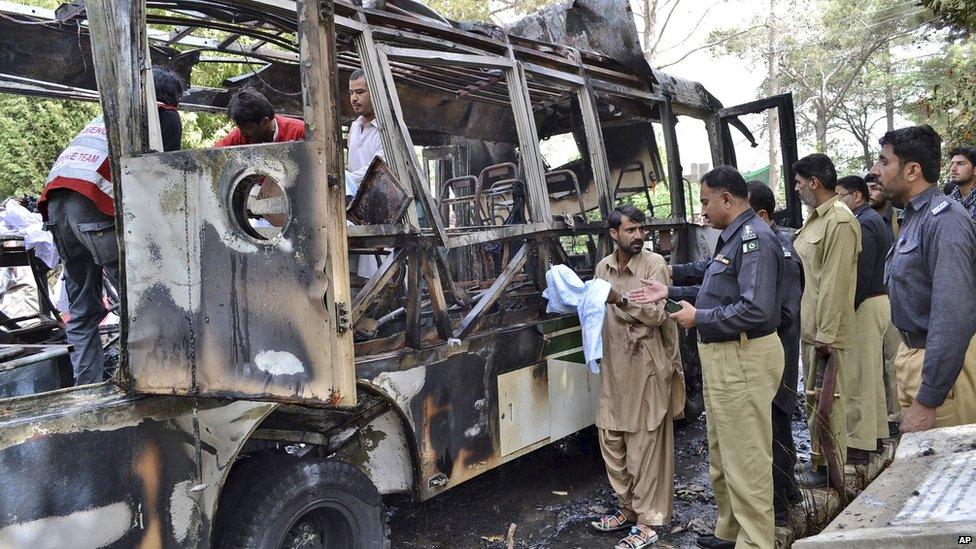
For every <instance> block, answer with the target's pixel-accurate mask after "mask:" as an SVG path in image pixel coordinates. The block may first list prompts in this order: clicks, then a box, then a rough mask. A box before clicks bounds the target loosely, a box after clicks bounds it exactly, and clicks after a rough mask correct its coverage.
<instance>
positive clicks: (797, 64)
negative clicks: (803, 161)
mask: <svg viewBox="0 0 976 549" xmlns="http://www.w3.org/2000/svg"><path fill="white" fill-rule="evenodd" d="M917 11H918V10H917V9H915V8H912V7H911V5H910V4H895V5H892V4H890V2H885V1H883V0H802V1H800V2H797V4H796V6H795V7H794V9H793V10H792V11H791V16H790V17H789V18H788V19H787V18H776V17H768V18H766V20H765V21H764V22H761V23H759V27H766V33H765V34H764V33H760V32H751V33H748V34H745V35H742V34H741V31H738V30H734V29H729V30H721V31H717V32H716V33H713V37H714V38H716V40H720V39H722V38H723V37H729V39H728V40H726V42H725V43H724V44H723V45H722V46H721V47H720V48H719V51H721V52H722V53H730V54H733V55H737V56H740V57H742V58H745V59H748V60H751V61H754V62H756V63H759V62H764V64H767V65H768V64H769V63H770V58H773V59H774V60H775V67H776V68H777V69H778V70H777V72H776V74H775V76H776V80H777V84H778V85H779V86H781V87H782V89H784V90H790V91H792V92H793V94H794V98H795V104H796V106H797V113H796V114H797V117H798V118H799V120H800V122H801V124H802V126H801V128H800V130H801V131H803V132H809V133H812V134H813V137H814V143H815V145H816V149H817V151H818V152H825V151H826V150H827V145H828V139H827V133H828V130H829V128H830V125H831V122H832V121H833V120H834V119H835V118H837V117H838V116H839V115H840V111H841V109H842V108H843V106H844V102H845V100H846V99H847V97H848V94H849V93H850V92H851V89H852V88H853V87H854V85H855V84H856V83H857V82H859V81H860V79H861V75H862V73H863V70H864V68H865V66H866V65H867V64H868V63H869V61H871V60H872V59H873V58H875V56H876V55H878V53H879V51H883V50H884V47H885V46H886V44H888V43H889V42H890V41H891V40H892V39H894V38H896V37H898V36H901V35H904V34H905V33H906V30H905V29H906V28H909V27H910V26H911V25H910V24H909V17H910V16H911V15H912V14H913V13H915V12H917ZM770 26H773V27H774V29H773V30H770V29H769V28H768V27H770ZM770 33H775V37H776V38H775V40H774V41H770V39H769V34H770ZM736 35H739V36H736ZM771 44H772V45H773V47H771Z"/></svg>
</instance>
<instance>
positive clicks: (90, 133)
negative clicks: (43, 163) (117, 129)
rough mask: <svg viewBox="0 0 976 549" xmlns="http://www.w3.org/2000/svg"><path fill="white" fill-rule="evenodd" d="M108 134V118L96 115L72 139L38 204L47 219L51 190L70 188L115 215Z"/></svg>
mask: <svg viewBox="0 0 976 549" xmlns="http://www.w3.org/2000/svg"><path fill="white" fill-rule="evenodd" d="M108 159H109V155H108V136H107V134H106V131H105V120H104V119H103V118H102V117H101V116H97V117H95V119H94V120H92V121H91V122H89V123H88V125H87V126H85V128H84V129H82V130H81V132H79V133H78V135H77V136H75V138H74V139H73V140H72V141H71V143H70V144H69V145H68V148H66V149H65V150H64V151H63V152H62V153H61V155H60V156H58V159H57V160H56V161H55V162H54V167H52V168H51V173H50V174H48V176H47V183H46V184H45V185H44V192H42V193H41V198H40V199H39V200H38V203H37V207H38V210H40V212H41V214H42V215H43V216H44V218H45V219H47V198H48V193H49V192H51V191H52V190H54V189H70V190H72V191H75V192H78V193H81V194H83V195H85V196H86V197H88V198H89V199H90V200H91V201H92V202H94V203H95V206H97V207H98V209H99V210H101V211H102V212H103V213H104V214H105V215H110V216H115V200H114V199H113V194H112V172H111V170H110V169H109V163H108Z"/></svg>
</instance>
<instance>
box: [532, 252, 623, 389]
mask: <svg viewBox="0 0 976 549" xmlns="http://www.w3.org/2000/svg"><path fill="white" fill-rule="evenodd" d="M610 289H611V288H610V283H609V282H607V281H606V280H600V279H594V280H587V281H586V282H585V283H584V282H583V281H582V280H580V277H579V276H577V275H576V273H574V272H573V270H572V269H570V268H569V267H567V266H565V265H555V266H553V268H551V269H549V270H548V271H547V272H546V289H545V290H544V291H543V292H542V297H544V298H546V299H547V300H549V303H548V304H547V305H546V312H547V313H561V314H565V313H572V312H575V313H576V314H577V315H578V316H579V319H580V327H582V329H583V357H584V358H585V360H586V365H587V366H588V367H589V368H590V371H591V372H593V373H594V374H599V373H600V360H601V359H602V358H603V317H604V316H605V315H606V312H607V297H608V296H609V295H610Z"/></svg>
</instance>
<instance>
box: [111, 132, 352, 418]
mask: <svg viewBox="0 0 976 549" xmlns="http://www.w3.org/2000/svg"><path fill="white" fill-rule="evenodd" d="M322 147H323V145H320V144H318V143H314V142H297V143H274V144H266V145H252V146H244V147H230V148H224V149H211V150H197V151H183V152H175V153H164V154H155V155H145V156H141V157H136V158H127V159H125V160H124V161H123V168H122V188H123V192H122V195H123V196H122V202H121V205H122V210H123V213H122V216H123V219H124V220H125V223H124V236H123V241H124V246H125V251H126V253H125V259H126V265H125V272H126V291H127V297H128V320H129V325H128V335H127V337H126V342H125V348H126V349H127V350H128V364H129V367H130V371H131V377H132V380H133V384H134V388H135V389H136V390H139V391H142V392H147V393H159V394H194V395H212V396H229V397H237V398H249V399H254V400H273V401H280V402H301V403H305V404H317V405H352V404H355V373H354V365H353V364H352V361H348V362H349V364H344V363H342V362H341V361H340V360H338V358H337V355H336V354H335V353H336V349H337V348H338V345H337V343H336V342H337V337H336V328H335V319H336V312H335V308H336V305H335V303H334V299H333V296H334V289H335V288H334V285H335V284H342V283H344V281H332V280H329V279H328V278H327V274H326V273H329V272H331V271H330V269H329V268H328V267H329V265H330V263H329V261H330V253H345V245H344V244H345V242H344V240H345V235H344V234H341V235H339V234H329V232H328V230H327V227H326V224H325V223H323V222H322V221H321V220H322V219H325V217H326V216H327V215H329V213H328V212H329V208H328V201H329V200H330V196H329V194H328V192H327V187H326V184H325V181H326V173H325V169H324V167H325V165H326V161H325V155H324V149H323V148H322ZM255 175H256V176H258V177H257V179H258V180H262V181H265V183H264V184H265V185H267V182H268V181H272V180H273V182H275V183H277V186H278V187H280V189H281V191H274V192H283V193H284V194H283V196H284V197H285V201H284V202H285V211H286V213H285V214H284V217H285V218H286V222H285V223H284V226H283V227H281V228H275V227H268V226H267V224H264V225H265V226H263V227H262V226H256V227H250V228H247V229H246V228H245V227H244V226H242V223H248V221H243V220H242V217H241V215H240V210H241V205H240V204H238V208H237V209H235V208H233V203H234V198H233V197H235V196H236V197H241V196H243V197H244V199H246V200H243V199H242V200H243V201H244V202H246V203H250V202H251V199H252V198H255V197H254V196H250V198H248V196H249V195H248V193H247V191H246V190H242V189H240V188H239V185H238V182H239V181H242V180H251V181H254V180H255V177H254V176H255ZM249 176H250V177H249ZM262 192H264V191H262ZM239 199H240V198H239ZM279 202H280V201H279ZM289 211H290V213H287V212H289ZM269 220H272V218H271V217H270V216H269ZM259 225H260V224H259ZM276 232H280V234H278V235H277V236H271V235H273V234H274V233H276ZM260 235H266V236H267V237H268V239H267V240H262V239H261V237H260Z"/></svg>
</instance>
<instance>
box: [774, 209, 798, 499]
mask: <svg viewBox="0 0 976 549" xmlns="http://www.w3.org/2000/svg"><path fill="white" fill-rule="evenodd" d="M772 229H773V232H774V233H776V237H777V238H779V242H780V245H782V247H783V257H784V258H785V259H786V262H785V263H784V269H785V271H784V275H783V286H782V288H781V290H780V293H781V297H782V302H783V305H782V307H781V309H780V321H779V328H777V329H776V333H777V335H779V339H780V342H782V344H783V355H784V364H783V379H782V381H780V385H779V389H778V390H777V391H776V396H775V397H773V408H772V414H773V416H772V417H773V507H774V508H775V510H776V515H777V516H782V515H785V514H786V513H787V512H788V511H789V504H790V503H791V502H794V501H797V499H798V498H799V497H800V493H799V490H798V489H797V486H796V477H795V476H794V473H793V468H794V466H795V465H796V446H795V445H794V443H793V429H792V422H793V410H795V409H796V401H797V393H796V385H797V381H798V378H799V376H800V374H799V372H800V369H799V363H800V299H801V298H802V297H803V263H802V262H801V261H800V256H799V255H798V254H797V253H796V249H794V248H793V236H794V234H795V231H794V230H793V229H790V228H787V227H779V226H777V225H775V224H773V225H772Z"/></svg>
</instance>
